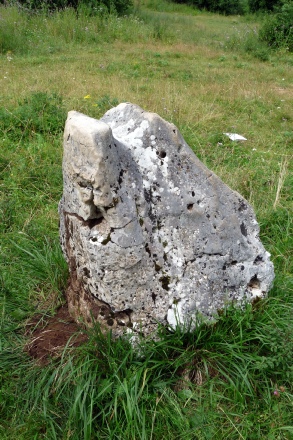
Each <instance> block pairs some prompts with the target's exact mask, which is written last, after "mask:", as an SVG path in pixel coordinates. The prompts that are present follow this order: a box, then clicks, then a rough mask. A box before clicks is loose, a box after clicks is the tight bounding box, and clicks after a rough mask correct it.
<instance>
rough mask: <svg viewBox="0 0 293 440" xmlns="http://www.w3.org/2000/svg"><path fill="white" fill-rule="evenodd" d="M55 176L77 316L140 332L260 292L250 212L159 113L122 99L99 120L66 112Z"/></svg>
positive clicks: (265, 285) (261, 257)
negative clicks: (59, 170) (59, 173)
mask: <svg viewBox="0 0 293 440" xmlns="http://www.w3.org/2000/svg"><path fill="white" fill-rule="evenodd" d="M63 175H64V193H63V197H62V200H61V202H60V206H59V210H60V223H61V225H60V234H61V242H62V247H63V251H64V254H65V256H66V258H67V261H68V263H69V268H70V283H69V286H68V289H67V298H68V304H69V310H70V312H71V314H72V315H73V316H74V317H75V318H76V319H77V320H85V321H86V322H89V323H90V322H91V321H92V319H93V318H94V319H96V320H98V321H100V322H101V323H102V324H103V325H105V327H106V328H107V327H108V328H111V329H113V332H114V333H115V334H120V333H121V332H122V330H123V329H125V326H128V327H133V328H134V329H137V330H139V331H142V332H143V333H145V334H149V333H150V332H152V331H153V330H155V328H156V325H157V322H160V323H164V324H167V325H169V326H171V327H174V326H176V323H180V324H182V323H188V322H190V320H191V319H194V318H195V316H196V314H197V313H198V312H199V313H200V314H203V315H205V316H207V317H211V316H213V315H214V314H216V313H217V311H218V310H219V309H222V308H223V307H224V306H225V305H227V304H228V303H231V302H236V303H239V302H242V301H244V300H245V301H246V300H247V301H252V300H253V299H254V298H256V297H262V296H264V295H265V294H266V293H267V291H268V289H269V288H270V286H271V284H272V281H273V278H274V271H273V265H272V263H271V262H270V260H269V256H270V255H269V254H268V252H266V250H265V249H264V247H263V245H262V244H261V242H260V240H259V238H258V233H259V226H258V224H257V221H256V219H255V215H254V213H253V210H252V208H251V206H249V204H248V203H247V202H246V200H244V199H243V197H241V196H240V195H239V194H238V193H236V192H235V191H232V190H231V189H230V188H229V187H227V186H226V185H225V184H224V183H223V182H222V181H221V180H220V179H219V178H218V177H217V176H216V175H215V174H214V173H213V172H212V171H210V170H209V169H207V168H206V167H205V166H204V165H203V164H202V163H201V162H200V161H199V159H198V158H197V157H196V156H195V154H194V153H193V151H192V150H191V149H190V147H189V146H188V145H187V144H186V142H185V141H184V139H183V138H182V136H181V135H180V133H179V131H178V130H177V128H176V127H175V126H174V125H172V124H169V123H168V122H166V121H164V120H163V119H162V118H160V117H159V116H158V115H156V114H152V113H147V112H145V111H143V110H142V109H141V108H140V107H138V106H136V105H132V104H128V103H127V104H120V105H119V106H118V107H116V108H114V109H112V110H110V111H108V112H107V113H106V114H105V115H104V117H103V118H102V119H101V120H99V121H98V120H95V119H92V118H89V117H87V116H85V115H82V114H80V113H77V112H75V111H72V112H70V113H69V115H68V119H67V122H66V127H65V133H64V160H63Z"/></svg>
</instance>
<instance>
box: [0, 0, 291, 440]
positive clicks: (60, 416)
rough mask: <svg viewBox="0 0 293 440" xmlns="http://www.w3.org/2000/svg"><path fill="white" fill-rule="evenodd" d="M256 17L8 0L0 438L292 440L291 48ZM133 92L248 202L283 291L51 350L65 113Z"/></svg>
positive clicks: (0, 207) (3, 58) (0, 21)
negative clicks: (125, 12)
mask: <svg viewBox="0 0 293 440" xmlns="http://www.w3.org/2000/svg"><path fill="white" fill-rule="evenodd" d="M261 22H262V17H260V16H259V17H257V16H253V15H246V16H229V17H226V16H220V15H217V14H211V13H207V12H200V11H197V10H196V9H194V8H191V7H189V6H187V5H180V4H172V3H169V2H166V1H164V0H161V1H159V0H144V1H142V2H140V3H137V4H136V7H135V9H134V11H133V14H131V15H129V16H123V17H117V16H115V15H108V14H105V13H104V12H103V11H100V13H97V14H96V15H94V16H92V15H91V13H90V11H89V10H87V9H86V8H84V9H83V10H80V11H79V13H78V14H76V12H75V11H74V10H71V9H66V10H64V11H60V12H55V13H52V14H45V13H39V14H32V13H26V12H23V11H20V10H19V9H18V8H17V7H15V6H0V218H1V220H0V438H1V440H8V439H9V440H31V439H48V440H51V439H52V440H53V439H54V440H65V439H72V440H81V439H83V440H92V439H121V440H122V439H123V440H128V439H129V440H130V439H131V440H140V439H142V440H156V439H166V440H173V439H174V440H175V439H176V440H179V439H180V440H181V439H182V440H206V439H216V440H218V439H219V440H221V439H229V440H230V439H231V440H232V439H233V440H234V439H235V440H240V439H245V440H256V439H267V440H277V439H278V440H279V439H280V440H285V439H286V440H290V439H293V416H292V414H293V386H292V383H293V361H292V359H293V267H292V266H293V264H292V261H293V258H292V257H293V255H292V253H293V238H292V237H293V231H292V225H293V198H292V196H293V175H292V169H293V160H292V158H293V106H292V103H293V80H292V78H293V54H292V53H290V52H289V51H288V50H287V48H286V46H284V47H282V48H280V49H278V50H272V49H270V48H269V47H267V46H266V45H265V44H264V43H263V42H261V41H260V40H259V38H258V30H259V28H260V26H261ZM126 101H127V102H133V103H136V104H138V105H140V106H141V107H143V108H144V109H145V110H147V111H152V112H156V113H158V114H159V115H160V116H162V117H163V118H165V119H166V120H168V121H170V122H173V123H174V124H175V125H177V127H178V128H179V130H180V131H181V133H182V134H183V136H184V138H185V139H186V141H187V143H188V144H189V145H190V146H191V148H192V149H193V150H194V152H195V154H196V155H197V156H198V157H199V158H200V159H201V160H202V161H203V162H204V163H205V164H206V165H207V166H208V167H209V168H210V169H211V170H213V171H214V172H215V173H216V174H217V175H219V176H220V177H221V179H222V180H223V181H224V182H225V183H227V184H228V185H229V186H230V187H231V188H232V189H234V190H236V191H238V192H239V193H240V194H242V195H243V196H244V197H245V198H246V199H247V200H248V201H249V203H250V204H251V205H252V206H253V208H254V210H255V212H256V216H257V219H258V222H259V224H260V237H261V240H262V242H263V244H264V245H265V247H266V249H267V250H268V251H269V252H270V253H271V258H272V261H273V262H274V265H275V272H276V278H275V282H274V287H273V288H272V290H271V291H270V293H269V295H268V298H266V299H264V300H262V301H259V302H256V303H255V304H253V305H247V306H246V307H245V308H244V309H242V310H239V309H237V308H233V307H230V308H228V309H227V310H224V311H223V313H222V315H221V316H220V318H219V320H218V322H217V323H216V324H213V325H205V324H199V325H198V326H197V328H196V330H195V331H194V332H192V333H187V334H182V332H181V331H180V330H179V329H178V330H176V331H175V332H170V331H168V330H166V329H164V328H161V329H159V333H160V338H159V339H155V340H141V341H140V345H141V346H140V348H139V350H137V349H134V348H133V347H132V345H131V344H130V341H128V340H127V338H125V339H121V340H113V339H111V335H106V336H105V335H103V334H101V332H100V329H99V328H98V327H97V326H94V327H93V328H92V329H91V330H82V332H83V334H85V335H86V339H87V340H86V342H85V343H84V344H81V345H80V346H78V347H73V346H72V345H71V344H70V341H69V342H68V344H67V346H66V347H64V349H63V350H62V351H60V352H58V353H56V355H55V356H53V355H52V356H51V358H50V359H49V360H47V361H46V362H40V361H39V360H37V359H34V358H32V357H31V356H30V354H29V352H28V349H27V347H28V344H29V343H30V341H31V339H32V338H33V334H34V331H35V329H36V328H38V327H40V326H41V325H43V326H45V325H46V322H47V321H48V320H49V319H50V317H52V316H56V310H57V309H58V307H60V306H61V305H62V304H64V301H65V300H64V289H65V286H66V282H67V277H68V270H67V266H66V263H65V261H64V259H63V256H62V253H61V250H60V246H59V238H58V212H57V209H58V202H59V200H60V198H61V194H62V134H63V128H64V123H65V120H66V115H67V112H68V111H69V110H72V109H74V110H77V111H80V112H83V113H86V114H88V115H90V116H93V117H96V118H99V117H101V116H102V115H103V114H104V113H105V112H106V111H107V110H108V109H109V108H111V107H112V106H115V105H117V104H118V103H120V102H126ZM225 132H234V133H238V134H241V135H243V136H245V137H246V138H247V141H245V142H242V143H237V142H232V141H230V140H229V138H228V137H227V136H225V135H224V134H223V133H225ZM45 328H46V327H45Z"/></svg>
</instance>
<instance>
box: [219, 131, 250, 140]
mask: <svg viewBox="0 0 293 440" xmlns="http://www.w3.org/2000/svg"><path fill="white" fill-rule="evenodd" d="M224 134H225V135H226V136H228V138H229V139H231V141H247V139H246V138H245V137H243V136H241V135H240V134H237V133H224Z"/></svg>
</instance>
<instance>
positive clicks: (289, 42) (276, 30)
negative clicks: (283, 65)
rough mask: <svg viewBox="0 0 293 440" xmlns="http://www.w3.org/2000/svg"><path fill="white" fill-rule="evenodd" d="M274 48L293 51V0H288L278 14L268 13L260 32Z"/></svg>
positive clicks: (261, 37)
mask: <svg viewBox="0 0 293 440" xmlns="http://www.w3.org/2000/svg"><path fill="white" fill-rule="evenodd" d="M259 36H260V39H261V40H262V41H264V42H266V43H267V44H268V45H269V46H270V47H272V48H275V49H277V48H281V47H284V48H285V49H287V50H289V51H290V52H293V0H287V1H286V2H285V3H284V4H283V5H282V6H281V7H280V9H279V11H278V12H277V13H276V14H272V15H268V16H267V18H266V20H265V22H264V24H263V26H262V28H261V29H260V33H259Z"/></svg>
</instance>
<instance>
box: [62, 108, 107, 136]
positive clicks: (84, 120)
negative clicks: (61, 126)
mask: <svg viewBox="0 0 293 440" xmlns="http://www.w3.org/2000/svg"><path fill="white" fill-rule="evenodd" d="M70 135H71V136H75V137H78V138H79V140H80V143H82V142H84V145H87V144H89V145H92V143H93V141H95V140H98V139H99V138H100V139H101V140H103V139H105V137H106V138H110V137H111V136H112V132H111V129H110V127H109V125H107V124H105V123H104V122H102V121H98V120H97V119H94V118H90V117H89V116H86V115H84V114H82V113H79V112H77V111H75V110H71V111H70V112H68V116H67V120H66V123H65V131H64V139H65V140H66V141H69V136H70ZM97 135H98V138H96V136H97Z"/></svg>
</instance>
